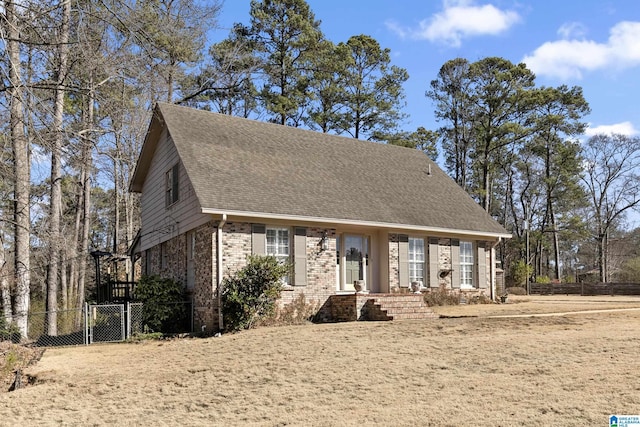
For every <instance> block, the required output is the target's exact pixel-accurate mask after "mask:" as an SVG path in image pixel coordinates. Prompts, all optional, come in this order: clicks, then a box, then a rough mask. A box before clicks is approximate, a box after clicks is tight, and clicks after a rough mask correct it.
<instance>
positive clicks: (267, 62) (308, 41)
mask: <svg viewBox="0 0 640 427" xmlns="http://www.w3.org/2000/svg"><path fill="white" fill-rule="evenodd" d="M250 14H251V24H250V27H249V28H247V29H246V34H247V35H248V36H249V37H251V39H252V40H253V41H254V42H255V44H256V45H255V48H256V54H257V56H258V58H259V59H260V61H261V71H262V73H263V75H262V81H263V86H262V88H261V89H260V96H261V98H262V101H263V102H264V106H265V109H266V110H267V111H268V112H269V113H270V114H271V116H272V120H273V121H274V122H276V123H280V124H282V125H285V124H286V125H292V126H299V125H300V124H301V123H302V120H303V119H304V117H303V115H304V108H303V107H304V106H305V105H307V104H308V102H309V93H308V91H309V84H310V73H309V69H308V68H309V65H308V64H309V61H310V60H311V58H312V57H313V55H314V54H315V53H316V51H317V49H318V48H319V46H320V42H321V41H322V40H323V35H322V32H321V31H320V21H316V19H315V16H314V14H313V12H312V11H311V8H310V7H309V5H308V4H307V2H306V1H304V0H264V1H257V0H252V1H251V11H250Z"/></svg>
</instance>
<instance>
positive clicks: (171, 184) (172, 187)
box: [165, 163, 179, 207]
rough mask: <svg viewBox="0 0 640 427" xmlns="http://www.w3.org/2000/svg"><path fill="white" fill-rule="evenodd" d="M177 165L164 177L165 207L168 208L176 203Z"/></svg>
mask: <svg viewBox="0 0 640 427" xmlns="http://www.w3.org/2000/svg"><path fill="white" fill-rule="evenodd" d="M178 172H179V169H178V163H176V164H175V165H174V166H173V167H172V168H171V169H169V170H168V171H167V174H166V176H165V206H166V207H169V206H171V205H173V204H174V203H175V202H177V201H178Z"/></svg>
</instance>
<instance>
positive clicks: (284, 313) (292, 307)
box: [257, 293, 319, 326]
mask: <svg viewBox="0 0 640 427" xmlns="http://www.w3.org/2000/svg"><path fill="white" fill-rule="evenodd" d="M318 309H319V304H318V303H317V302H316V301H310V302H307V299H306V297H305V296H304V294H303V293H301V294H299V295H298V296H297V297H296V298H295V299H294V300H293V301H291V302H290V303H289V304H287V305H285V306H284V307H277V308H276V309H275V310H274V312H273V314H272V315H270V316H266V317H263V318H261V319H260V320H258V322H257V325H260V326H285V325H302V324H305V323H307V322H311V321H313V318H314V317H315V315H316V313H317V312H318Z"/></svg>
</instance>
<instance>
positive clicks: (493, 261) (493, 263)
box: [489, 237, 502, 301]
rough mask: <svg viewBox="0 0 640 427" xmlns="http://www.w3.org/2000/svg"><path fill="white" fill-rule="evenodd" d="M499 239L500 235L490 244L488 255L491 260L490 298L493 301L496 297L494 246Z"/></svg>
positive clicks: (498, 242) (497, 243) (500, 239)
mask: <svg viewBox="0 0 640 427" xmlns="http://www.w3.org/2000/svg"><path fill="white" fill-rule="evenodd" d="M501 241H502V237H498V241H497V242H495V243H494V244H493V246H491V256H490V257H489V259H490V260H491V299H492V300H493V301H495V299H496V246H498V245H499V244H500V242H501Z"/></svg>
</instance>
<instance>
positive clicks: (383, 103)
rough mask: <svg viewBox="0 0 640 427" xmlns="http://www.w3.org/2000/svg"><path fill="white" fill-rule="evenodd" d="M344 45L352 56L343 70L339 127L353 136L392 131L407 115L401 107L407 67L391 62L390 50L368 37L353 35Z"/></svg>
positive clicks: (407, 76) (366, 135)
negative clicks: (343, 98) (343, 104)
mask: <svg viewBox="0 0 640 427" xmlns="http://www.w3.org/2000/svg"><path fill="white" fill-rule="evenodd" d="M345 46H346V47H347V48H348V50H349V53H350V57H351V58H350V61H349V62H348V63H347V69H346V82H345V83H346V84H345V90H346V92H347V97H346V102H345V109H344V111H345V112H344V128H343V129H342V130H343V131H345V132H347V133H349V134H350V135H351V136H352V137H354V138H362V137H365V138H371V137H372V136H373V135H374V134H375V133H378V134H380V133H389V132H391V131H393V130H394V128H396V127H397V125H398V123H399V122H400V121H401V120H402V119H403V118H404V117H405V116H406V115H405V114H404V113H402V112H401V109H402V107H403V106H404V104H403V100H404V90H403V88H402V85H403V84H404V82H406V81H407V80H408V79H409V74H408V73H407V70H405V69H404V68H400V67H397V66H395V65H390V64H391V57H390V52H391V51H390V50H389V49H388V48H387V49H382V48H381V47H380V44H379V43H378V42H377V41H376V40H375V39H373V38H372V37H370V36H366V35H358V36H353V37H351V38H349V40H348V41H347V43H346V44H345Z"/></svg>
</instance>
